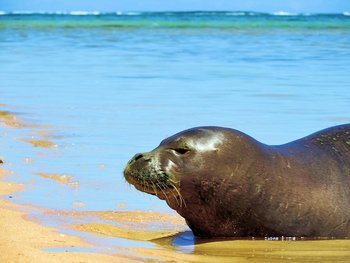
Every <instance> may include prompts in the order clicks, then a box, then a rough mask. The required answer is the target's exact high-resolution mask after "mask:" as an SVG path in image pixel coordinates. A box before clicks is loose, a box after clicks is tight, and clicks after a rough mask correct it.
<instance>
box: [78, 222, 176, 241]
mask: <svg viewBox="0 0 350 263" xmlns="http://www.w3.org/2000/svg"><path fill="white" fill-rule="evenodd" d="M74 228H76V229H78V230H80V231H85V232H90V233H93V234H100V235H105V236H112V237H120V238H126V239H132V240H140V241H150V240H153V239H158V238H163V237H168V236H173V235H175V234H177V233H178V232H176V231H143V230H133V229H127V228H121V227H117V226H113V225H111V224H104V223H87V224H77V225H75V226H74Z"/></svg>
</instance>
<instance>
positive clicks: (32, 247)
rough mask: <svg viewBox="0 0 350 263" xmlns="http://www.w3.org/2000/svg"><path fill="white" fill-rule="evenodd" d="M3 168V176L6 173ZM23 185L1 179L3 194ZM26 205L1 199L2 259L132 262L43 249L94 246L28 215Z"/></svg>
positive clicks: (89, 254)
mask: <svg viewBox="0 0 350 263" xmlns="http://www.w3.org/2000/svg"><path fill="white" fill-rule="evenodd" d="M6 173H7V172H6V171H5V170H3V169H0V178H1V179H2V178H4V177H5V176H6ZM21 188H22V187H21V186H20V185H18V184H14V183H8V182H3V181H0V194H1V195H2V196H4V197H5V196H10V195H11V193H13V192H14V191H18V190H20V189H21ZM24 208H25V207H23V206H19V205H15V204H13V203H11V202H8V201H6V200H4V199H0V214H1V218H0V228H1V229H2V234H1V235H0V261H1V262H133V260H132V259H131V258H128V257H127V256H126V255H124V256H119V255H102V254H92V253H74V252H69V253H53V252H45V251H43V250H41V249H42V248H46V247H76V246H79V247H89V246H90V247H91V245H88V244H86V243H84V242H82V241H81V240H80V239H79V238H78V237H73V236H67V235H64V234H60V233H58V232H57V231H56V230H55V229H50V228H47V227H43V226H40V225H38V224H36V223H34V222H31V221H28V220H26V219H25V216H26V214H25V213H24V212H21V210H23V209H24Z"/></svg>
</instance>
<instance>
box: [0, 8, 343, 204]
mask: <svg viewBox="0 0 350 263" xmlns="http://www.w3.org/2000/svg"><path fill="white" fill-rule="evenodd" d="M238 13H239V12H238ZM238 13H236V15H232V14H231V15H230V14H228V13H225V12H224V13H215V12H214V13H198V12H197V13H140V14H98V15H96V14H90V15H69V14H52V15H49V14H27V15H25V14H3V15H1V16H0V63H1V69H0V104H7V106H6V107H2V108H1V109H0V110H9V111H13V112H15V113H16V114H18V116H20V117H21V118H22V119H24V120H26V121H27V122H29V123H34V124H42V125H49V127H48V128H45V129H47V130H50V131H52V134H53V137H52V138H50V139H52V140H53V141H54V143H56V144H58V145H59V147H58V148H57V149H40V148H33V147H32V146H31V145H28V144H25V143H23V142H22V141H19V140H18V138H28V137H30V136H37V135H36V133H35V130H37V129H38V128H36V129H34V128H24V129H9V128H5V127H0V134H1V136H0V149H1V150H0V155H1V156H4V157H5V163H6V165H7V166H6V167H7V168H9V169H11V170H12V171H13V172H14V174H13V175H12V176H11V177H10V178H9V180H15V181H18V182H21V183H24V184H25V185H26V188H25V191H23V192H20V193H17V194H15V195H14V198H13V200H14V201H17V202H19V203H30V204H34V205H39V206H44V207H48V208H52V209H64V210H78V209H83V210H135V209H141V210H150V209H153V210H157V211H170V208H168V207H167V206H166V204H165V203H164V202H163V201H160V200H158V199H157V198H156V197H153V196H149V195H146V194H143V193H140V192H138V191H136V190H135V189H134V188H133V187H130V186H129V185H128V184H126V183H125V182H124V179H123V176H122V171H123V169H124V166H125V164H126V162H127V161H128V159H130V158H131V157H132V156H133V155H134V154H135V153H137V152H142V151H148V150H151V149H153V148H154V147H156V146H157V145H158V144H159V142H160V141H161V140H162V139H164V138H165V137H167V136H170V135H172V134H174V133H176V132H179V131H181V130H183V129H187V128H190V127H194V126H201V125H218V126H225V127H231V128H235V129H238V130H241V131H243V132H246V133H248V134H249V135H251V136H253V137H255V138H256V139H258V140H260V141H262V142H265V143H269V144H280V143H285V142H288V141H290V140H294V139H297V138H300V137H302V136H305V135H308V134H310V133H312V132H315V131H317V130H319V129H322V128H326V127H328V126H332V125H337V124H341V123H346V122H350V92H349V90H350V17H349V16H348V15H347V14H333V15H332V14H328V15H320V14H319V15H317V14H315V15H310V14H303V15H302V14H299V15H287V16H282V15H273V14H260V13H249V12H246V13H242V14H238ZM25 157H30V158H32V159H33V162H34V163H33V164H24V163H23V161H22V158H25ZM99 165H104V166H105V167H106V168H104V169H101V168H98V166H99ZM37 172H41V173H59V174H68V175H71V176H73V177H74V179H73V181H78V182H79V183H80V185H79V186H78V187H70V186H67V185H63V184H59V183H57V182H55V181H52V180H49V179H44V178H40V177H38V176H36V175H34V174H33V173H37ZM73 202H84V203H86V206H85V207H82V208H79V207H73V206H72V203H73ZM118 203H126V204H127V206H126V207H124V208H120V207H118V206H116V204H118Z"/></svg>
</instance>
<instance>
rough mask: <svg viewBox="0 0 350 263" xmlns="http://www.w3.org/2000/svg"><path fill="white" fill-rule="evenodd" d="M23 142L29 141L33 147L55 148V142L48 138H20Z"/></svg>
mask: <svg viewBox="0 0 350 263" xmlns="http://www.w3.org/2000/svg"><path fill="white" fill-rule="evenodd" d="M22 141H23V142H26V143H29V144H31V145H33V146H34V147H40V148H57V147H58V146H57V144H54V143H53V142H52V141H48V140H22Z"/></svg>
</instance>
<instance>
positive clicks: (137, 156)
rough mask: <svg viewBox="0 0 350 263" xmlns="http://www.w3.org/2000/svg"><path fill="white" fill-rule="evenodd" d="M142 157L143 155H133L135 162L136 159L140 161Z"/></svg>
mask: <svg viewBox="0 0 350 263" xmlns="http://www.w3.org/2000/svg"><path fill="white" fill-rule="evenodd" d="M142 157H143V155H142V154H141V153H138V154H136V155H135V157H134V159H135V161H137V160H138V159H140V158H142Z"/></svg>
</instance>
